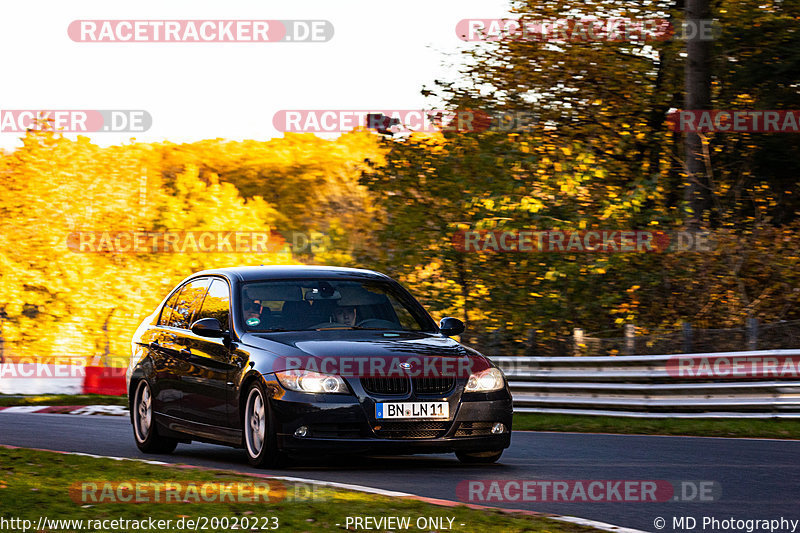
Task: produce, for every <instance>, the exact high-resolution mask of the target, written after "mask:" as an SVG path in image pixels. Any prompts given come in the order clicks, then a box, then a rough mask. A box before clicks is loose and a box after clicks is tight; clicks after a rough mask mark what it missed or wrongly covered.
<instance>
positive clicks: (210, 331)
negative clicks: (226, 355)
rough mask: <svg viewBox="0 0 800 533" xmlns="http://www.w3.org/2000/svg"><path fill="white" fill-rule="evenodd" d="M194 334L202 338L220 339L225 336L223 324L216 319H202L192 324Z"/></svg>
mask: <svg viewBox="0 0 800 533" xmlns="http://www.w3.org/2000/svg"><path fill="white" fill-rule="evenodd" d="M192 333H194V334H195V335H200V336H201V337H210V338H212V339H220V338H222V337H224V336H225V332H224V331H223V330H222V324H220V323H219V320H217V319H216V318H201V319H200V320H198V321H196V322H195V323H194V324H192Z"/></svg>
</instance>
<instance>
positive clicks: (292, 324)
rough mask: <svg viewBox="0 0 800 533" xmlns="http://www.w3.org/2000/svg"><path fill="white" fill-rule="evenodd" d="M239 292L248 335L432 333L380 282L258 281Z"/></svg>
mask: <svg viewBox="0 0 800 533" xmlns="http://www.w3.org/2000/svg"><path fill="white" fill-rule="evenodd" d="M241 291H242V293H241V306H242V309H241V311H242V314H243V317H244V323H245V326H246V328H247V330H248V331H262V332H263V331H314V330H316V331H322V330H329V329H330V330H336V329H374V330H400V331H434V330H435V329H434V326H433V323H432V321H431V320H430V318H429V317H428V316H427V315H426V314H425V313H424V312H423V311H422V310H421V309H420V307H419V304H417V303H416V302H415V301H414V300H413V299H411V298H410V297H408V296H407V295H406V294H404V293H403V292H402V291H399V290H397V289H396V288H395V287H394V286H393V285H391V284H389V283H384V282H381V281H351V280H338V279H337V280H333V279H332V280H326V279H315V280H285V281H258V282H252V283H248V284H246V285H243V286H242V289H241Z"/></svg>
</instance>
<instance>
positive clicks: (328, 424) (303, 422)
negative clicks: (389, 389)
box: [272, 391, 513, 454]
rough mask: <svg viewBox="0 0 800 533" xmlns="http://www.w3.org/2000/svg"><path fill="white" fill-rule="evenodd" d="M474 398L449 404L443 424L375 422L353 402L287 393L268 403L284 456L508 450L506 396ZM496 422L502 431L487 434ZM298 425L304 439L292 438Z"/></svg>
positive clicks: (509, 419) (509, 409) (508, 407)
mask: <svg viewBox="0 0 800 533" xmlns="http://www.w3.org/2000/svg"><path fill="white" fill-rule="evenodd" d="M296 396H303V397H305V396H312V398H313V399H314V401H297V400H300V399H301V398H300V397H296ZM475 396H476V397H475V398H474V399H469V398H468V397H467V395H464V396H463V397H462V398H461V401H459V402H458V403H457V404H456V405H453V406H452V407H451V417H450V419H449V420H441V421H437V420H413V421H405V420H392V421H386V420H376V419H375V418H374V416H372V415H373V413H369V412H368V410H365V409H364V407H363V406H362V403H360V402H359V400H358V399H356V398H354V397H334V398H331V397H325V398H323V397H322V396H321V395H320V396H317V395H295V394H287V395H286V396H284V397H283V398H281V399H274V398H273V400H272V409H273V416H274V421H275V427H276V428H277V440H278V447H279V448H281V449H284V450H286V451H303V450H325V451H326V452H328V453H335V452H342V453H361V452H366V451H374V452H384V453H399V454H404V453H405V454H411V453H447V452H454V451H475V452H478V451H495V450H502V449H505V448H508V446H509V445H510V444H511V427H512V417H513V415H512V406H511V396H510V395H509V394H508V392H507V391H498V392H497V393H491V394H481V395H475ZM302 399H306V398H302ZM441 399H442V398H440V400H441ZM384 401H391V400H384ZM416 401H419V399H416ZM453 407H456V408H455V409H453ZM497 422H500V423H502V424H503V425H504V426H505V431H504V432H503V433H500V434H492V433H491V427H492V425H494V424H495V423H497ZM300 426H305V427H306V428H308V432H307V435H306V436H304V437H297V436H295V434H294V433H295V430H296V429H297V428H299V427H300Z"/></svg>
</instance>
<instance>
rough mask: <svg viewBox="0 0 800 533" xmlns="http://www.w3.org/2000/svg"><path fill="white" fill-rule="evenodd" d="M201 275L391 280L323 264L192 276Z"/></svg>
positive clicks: (239, 278)
mask: <svg viewBox="0 0 800 533" xmlns="http://www.w3.org/2000/svg"><path fill="white" fill-rule="evenodd" d="M200 275H206V276H208V275H218V276H224V277H226V278H229V279H231V280H237V281H242V282H247V281H259V280H274V279H307V278H316V277H324V278H342V279H354V278H355V279H358V278H360V279H381V280H390V279H391V278H389V276H387V275H385V274H381V273H380V272H375V271H374V270H365V269H361V268H345V267H334V266H322V265H261V266H244V267H229V268H217V269H213V270H203V271H201V272H197V273H195V274H192V275H191V277H196V276H200Z"/></svg>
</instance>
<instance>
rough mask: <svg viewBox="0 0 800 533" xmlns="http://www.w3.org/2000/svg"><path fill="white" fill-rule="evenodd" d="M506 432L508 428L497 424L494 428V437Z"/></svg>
mask: <svg viewBox="0 0 800 533" xmlns="http://www.w3.org/2000/svg"><path fill="white" fill-rule="evenodd" d="M505 430H506V427H505V426H504V425H503V424H501V423H500V422H497V423H496V424H495V425H493V426H492V435H497V434H499V433H503V432H505Z"/></svg>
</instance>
